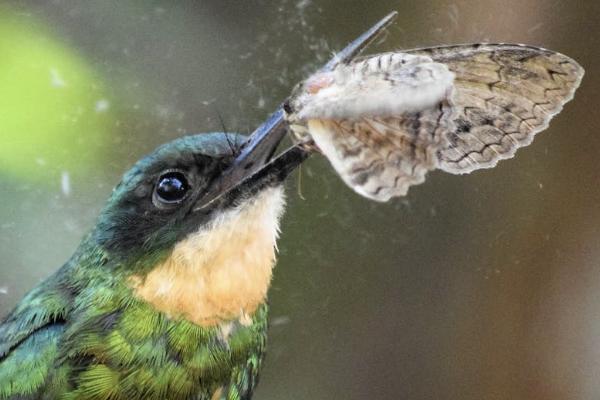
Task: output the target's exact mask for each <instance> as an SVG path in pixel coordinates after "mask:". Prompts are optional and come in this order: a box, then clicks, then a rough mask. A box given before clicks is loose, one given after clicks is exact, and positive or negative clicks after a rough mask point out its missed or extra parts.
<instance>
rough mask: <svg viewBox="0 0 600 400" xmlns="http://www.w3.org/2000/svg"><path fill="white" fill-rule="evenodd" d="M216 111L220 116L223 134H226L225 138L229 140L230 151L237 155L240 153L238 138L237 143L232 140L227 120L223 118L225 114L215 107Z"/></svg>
mask: <svg viewBox="0 0 600 400" xmlns="http://www.w3.org/2000/svg"><path fill="white" fill-rule="evenodd" d="M215 112H216V113H217V117H218V118H219V123H220V124H221V129H222V130H223V134H224V135H225V140H226V141H227V146H229V151H230V152H231V155H232V156H237V155H238V148H237V146H236V145H237V140H236V142H235V144H234V143H233V142H232V141H231V137H230V136H229V132H228V131H227V127H226V126H225V120H223V116H222V115H221V113H220V112H219V110H218V109H215Z"/></svg>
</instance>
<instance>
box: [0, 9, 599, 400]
mask: <svg viewBox="0 0 600 400" xmlns="http://www.w3.org/2000/svg"><path fill="white" fill-rule="evenodd" d="M391 10H398V11H399V12H400V15H399V18H398V21H397V23H396V24H395V25H394V26H393V27H392V28H391V29H389V30H388V33H387V35H386V37H385V41H380V42H379V43H378V44H377V45H376V46H375V47H374V48H373V49H372V51H383V50H391V49H402V48H411V47H419V46H428V45H437V44H450V43H458V42H478V41H494V42H521V43H528V44H534V45H540V46H543V47H547V48H551V49H554V50H558V51H561V52H564V53H566V54H568V55H570V56H572V57H573V58H575V59H576V60H578V61H579V62H580V63H581V64H582V65H583V66H584V67H585V68H586V70H587V75H586V76H585V78H584V80H583V84H582V86H581V88H580V89H579V91H578V92H577V95H576V97H575V100H574V101H573V102H571V103H569V104H568V105H567V106H566V108H565V110H564V111H563V112H562V113H561V114H560V115H559V116H558V117H557V118H555V119H554V120H553V121H552V124H551V127H550V128H549V129H548V130H547V131H546V132H544V133H542V134H540V135H539V136H538V137H537V138H536V140H535V142H534V143H533V144H532V145H531V146H530V147H528V148H525V149H522V150H521V151H519V152H518V154H517V157H516V158H515V159H513V160H510V161H504V162H502V163H500V164H499V165H498V167H496V168H495V169H493V170H484V171H480V172H476V173H473V174H471V175H468V176H462V177H461V176H452V175H448V174H444V173H437V172H436V173H432V174H430V176H429V179H428V180H427V182H426V183H425V184H423V185H421V186H418V187H415V188H412V189H411V191H410V193H409V195H408V196H407V197H406V198H403V199H400V200H396V201H392V202H390V203H389V204H375V203H372V202H369V201H367V200H365V199H362V198H360V197H358V196H357V195H355V194H354V193H352V192H351V191H350V190H349V189H347V188H346V187H345V186H344V185H343V184H342V183H341V182H340V180H339V179H338V178H337V177H336V176H335V175H334V173H333V172H332V170H331V168H329V167H328V165H327V163H326V162H325V161H324V160H322V159H319V158H318V157H313V159H311V160H310V161H309V162H308V163H306V165H305V166H304V167H303V169H302V172H301V174H302V184H301V191H300V192H299V190H298V176H295V177H294V178H293V179H292V180H291V181H290V182H289V191H288V193H289V208H288V212H287V215H286V217H285V220H284V222H283V234H282V237H281V240H280V247H279V248H280V257H279V264H278V267H277V269H276V273H275V278H274V281H273V286H272V289H271V292H270V302H271V305H272V324H271V328H270V343H269V346H270V347H269V353H268V357H267V360H266V364H265V368H264V372H263V374H262V378H261V383H260V385H259V388H258V390H257V392H256V396H255V398H256V399H262V400H267V399H310V400H317V399H349V400H352V399H361V400H362V399H461V400H468V399H473V400H475V399H513V400H514V399H528V400H531V399H544V400H545V399H550V400H552V399H557V400H558V399H561V400H562V399H598V398H600V158H599V155H600V123H599V122H598V121H599V119H600V114H599V113H598V107H600V95H599V94H600V80H599V74H598V71H599V70H600V51H599V50H598V43H599V41H600V28H599V26H600V3H599V2H597V1H595V0H583V1H560V0H556V1H550V0H547V1H546V0H543V1H542V0H505V1H494V0H469V1H467V0H463V1H461V0H456V1H444V0H402V1H396V0H394V1H392V0H385V1H334V0H320V1H319V0H301V1H295V2H294V1H288V0H274V1H243V2H241V1H224V0H204V1H193V2H192V1H188V2H183V1H181V2H171V1H166V0H165V1H157V0H154V1H132V0H127V1H96V2H86V1H76V0H52V1H18V2H17V1H15V2H11V1H1V2H0V204H1V206H0V255H1V257H0V314H5V313H6V312H8V311H9V309H10V308H12V307H13V306H14V304H15V303H16V302H17V301H18V299H19V298H20V297H21V296H22V295H23V294H24V293H25V292H26V291H27V290H29V289H30V288H31V287H33V286H34V285H35V284H37V283H38V282H39V281H40V280H42V279H44V278H45V277H46V276H48V275H49V274H51V273H52V272H53V271H54V270H55V269H56V268H58V267H59V266H60V265H61V264H62V263H63V262H64V261H65V260H66V259H67V258H68V257H69V256H70V255H71V253H72V251H73V250H74V249H75V247H76V245H77V244H78V242H79V239H80V238H81V236H82V235H83V234H84V233H85V232H86V231H87V230H88V229H90V227H91V226H92V225H93V223H94V219H95V216H96V214H97V212H98V211H99V209H100V207H101V206H102V204H103V202H104V200H105V199H106V198H107V196H108V195H109V193H110V191H111V188H112V187H113V186H114V185H115V184H116V183H117V182H118V180H119V178H120V176H121V174H122V173H123V172H124V171H125V170H126V169H127V168H128V167H129V166H130V165H131V164H132V163H133V162H134V161H135V160H137V159H138V158H140V157H142V156H143V155H144V154H146V153H147V152H149V151H151V150H152V149H153V148H154V147H155V146H157V145H159V144H161V143H163V142H165V141H168V140H170V139H173V138H176V137H178V136H181V135H183V134H185V133H195V132H203V131H214V130H222V129H223V128H225V129H227V130H229V131H239V132H243V133H249V132H251V131H252V130H253V129H254V128H255V127H256V126H257V125H258V124H259V123H260V122H261V121H262V120H264V118H265V117H266V116H267V115H268V113H269V112H270V111H272V110H273V109H274V108H275V107H276V105H277V104H278V103H279V102H280V101H281V100H282V99H283V98H285V96H286V95H287V94H288V93H289V92H290V89H291V88H292V87H293V85H294V84H295V83H296V82H297V81H299V80H300V79H302V78H303V77H306V76H307V74H309V73H310V72H311V71H313V70H314V69H315V68H316V67H317V66H318V65H319V64H321V63H322V62H323V61H324V60H326V59H327V58H328V57H329V56H330V54H331V53H332V52H333V51H335V50H339V49H341V48H342V47H343V46H344V45H345V44H346V42H347V41H349V40H351V39H353V38H354V37H355V36H357V35H358V34H359V33H361V32H362V31H363V30H364V29H366V28H367V27H369V26H370V25H371V24H372V23H374V22H375V21H376V20H377V19H379V18H380V17H382V16H383V15H385V14H386V13H388V12H389V11H391ZM299 193H301V195H300V194H299ZM302 197H303V198H302Z"/></svg>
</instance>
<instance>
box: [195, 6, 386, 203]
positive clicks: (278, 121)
mask: <svg viewBox="0 0 600 400" xmlns="http://www.w3.org/2000/svg"><path fill="white" fill-rule="evenodd" d="M397 15H398V13H397V12H396V11H394V12H392V13H390V14H388V15H387V16H385V17H384V18H383V19H381V20H380V21H379V22H377V23H376V24H375V25H373V26H372V27H371V28H370V29H369V30H368V31H366V32H365V33H363V34H362V35H360V36H359V37H358V38H357V39H355V40H354V41H353V42H351V43H350V44H349V45H348V46H346V48H344V49H343V50H342V51H341V52H339V53H337V54H336V55H335V56H333V58H332V59H331V60H329V62H327V64H325V65H324V66H323V67H322V68H321V69H320V71H321V72H327V71H331V70H333V69H334V68H335V67H336V66H338V65H339V64H342V63H347V62H349V61H351V60H352V59H354V58H355V57H356V56H357V55H358V54H360V53H361V51H362V50H364V49H365V48H366V47H367V46H368V45H369V44H370V43H371V42H372V41H373V40H374V39H375V38H376V37H377V36H378V34H379V33H381V32H382V31H383V30H384V29H385V28H386V27H387V26H389V25H390V24H391V23H392V22H393V21H394V19H395V18H396V16H397ZM284 104H285V103H284ZM286 133H287V123H286V121H285V119H284V113H283V104H282V105H280V106H279V107H278V108H277V110H276V111H275V112H274V113H273V114H271V116H270V117H269V118H268V119H267V121H265V122H264V123H263V124H262V125H261V126H259V127H258V128H257V129H256V130H255V131H254V132H253V133H252V135H251V136H250V137H249V138H248V141H247V142H246V143H244V144H243V146H242V150H241V152H240V154H239V155H238V156H237V157H236V159H235V160H234V162H233V164H232V165H231V166H230V167H229V168H228V169H227V170H225V171H224V172H223V174H222V175H221V177H220V178H219V179H218V180H217V181H215V183H214V184H213V185H211V187H210V188H209V190H208V191H207V193H206V194H205V195H204V196H202V200H201V204H200V205H199V207H198V208H197V209H200V208H205V207H206V206H208V205H209V204H211V203H212V202H213V201H215V200H216V199H218V198H220V197H221V196H223V195H224V194H226V193H228V192H230V191H231V190H232V189H235V188H236V187H238V186H239V185H240V184H242V183H243V182H245V181H246V180H248V179H249V178H251V177H254V176H255V175H264V172H265V171H267V170H268V171H269V172H271V173H273V172H274V173H275V175H277V178H280V179H281V180H283V179H285V177H286V176H287V175H288V174H289V173H290V172H292V171H293V170H294V169H295V168H296V167H297V166H298V165H300V164H301V163H302V161H304V160H305V159H306V158H308V156H309V152H308V151H307V150H304V149H303V148H301V147H299V146H292V147H291V148H289V149H287V150H286V151H284V152H283V153H282V154H280V155H279V156H278V157H277V158H275V159H274V160H271V158H272V157H273V154H274V153H275V150H276V149H277V146H278V145H279V143H280V142H281V141H282V140H283V138H284V137H285V135H286ZM253 180H254V179H253Z"/></svg>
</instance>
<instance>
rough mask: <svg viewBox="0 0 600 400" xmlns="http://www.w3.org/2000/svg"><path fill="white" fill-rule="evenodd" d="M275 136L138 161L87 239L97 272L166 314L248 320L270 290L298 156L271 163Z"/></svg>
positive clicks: (191, 141)
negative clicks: (109, 270)
mask: <svg viewBox="0 0 600 400" xmlns="http://www.w3.org/2000/svg"><path fill="white" fill-rule="evenodd" d="M267 133H268V132H267ZM282 137H283V135H282V134H276V135H269V134H265V135H263V136H262V137H261V138H260V140H256V136H255V135H253V138H254V139H253V140H247V138H246V137H245V136H242V135H238V134H224V133H212V134H200V135H193V136H186V137H183V138H180V139H177V140H174V141H172V142H170V143H167V144H165V145H163V146H161V147H159V148H158V149H156V150H155V151H154V152H153V153H151V154H150V155H148V156H147V157H145V158H143V159H142V160H140V161H139V162H137V163H136V164H135V165H134V166H133V168H131V170H129V172H127V173H126V174H125V175H124V177H123V180H122V181H121V183H119V184H118V186H117V187H116V188H115V189H114V191H113V193H112V196H111V197H110V199H109V201H108V203H107V205H106V207H105V208H104V209H103V211H102V212H101V214H100V217H99V220H98V224H97V226H96V228H95V230H94V231H93V233H92V235H91V238H92V240H93V242H94V244H95V245H96V246H99V247H100V248H102V250H103V251H104V253H105V254H106V256H107V258H108V259H109V260H111V262H109V263H107V264H106V266H105V267H110V266H112V267H113V268H114V270H115V273H119V274H124V276H125V277H126V280H127V282H128V284H129V286H130V287H131V288H133V290H134V292H135V294H136V295H137V296H138V297H140V298H142V299H143V300H145V301H147V302H149V303H151V304H152V305H153V306H155V307H156V308H158V309H159V310H160V311H163V312H165V313H167V314H168V315H171V316H180V317H183V318H186V319H189V320H192V321H194V322H196V323H198V324H213V323H216V322H218V321H221V320H225V319H228V318H232V317H239V316H240V315H239V313H240V312H242V313H251V312H253V311H254V309H255V308H256V307H257V306H258V305H259V304H260V303H262V301H264V298H265V295H266V290H267V288H268V285H269V282H270V277H271V269H272V266H273V263H274V259H275V240H276V237H277V232H278V221H279V217H280V215H281V214H282V211H283V206H284V199H283V190H282V182H283V180H284V179H285V177H286V176H287V175H288V174H289V172H291V171H292V170H293V169H294V168H295V167H296V166H298V165H299V164H300V163H301V162H302V161H303V160H304V159H305V158H306V154H305V153H302V152H299V151H287V152H285V153H283V155H281V156H279V157H278V158H276V159H273V160H272V159H271V158H272V155H273V153H274V151H275V149H276V147H277V145H278V144H279V142H280V141H281V138H282ZM293 149H294V148H292V150H293ZM211 305H212V306H211ZM230 314H231V315H230Z"/></svg>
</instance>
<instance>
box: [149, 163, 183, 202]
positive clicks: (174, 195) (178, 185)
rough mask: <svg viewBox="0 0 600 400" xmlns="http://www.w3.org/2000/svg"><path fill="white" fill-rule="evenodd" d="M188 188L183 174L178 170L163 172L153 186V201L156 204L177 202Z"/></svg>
mask: <svg viewBox="0 0 600 400" xmlns="http://www.w3.org/2000/svg"><path fill="white" fill-rule="evenodd" d="M189 189H190V184H189V183H188V180H187V178H186V177H185V175H184V174H183V173H181V172H179V171H170V172H167V173H164V174H162V175H161V176H160V178H158V181H157V183H156V187H155V188H154V195H153V196H152V197H153V201H154V204H155V205H156V206H161V205H172V204H177V203H179V202H180V201H181V200H183V199H184V198H185V196H186V194H187V192H188V191H189Z"/></svg>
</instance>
